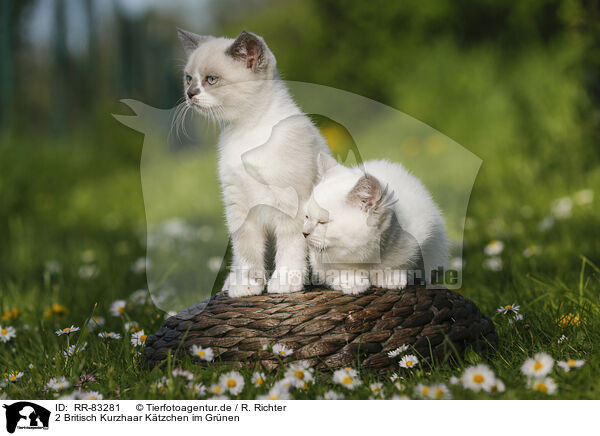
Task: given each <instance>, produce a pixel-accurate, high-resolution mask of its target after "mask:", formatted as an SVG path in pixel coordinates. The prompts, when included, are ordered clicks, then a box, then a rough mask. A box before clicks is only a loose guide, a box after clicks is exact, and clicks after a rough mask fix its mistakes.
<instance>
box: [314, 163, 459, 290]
mask: <svg viewBox="0 0 600 436" xmlns="http://www.w3.org/2000/svg"><path fill="white" fill-rule="evenodd" d="M318 167H319V174H320V176H321V181H320V182H319V183H318V184H317V186H315V188H314V190H313V193H312V195H311V197H310V199H309V201H308V203H307V205H306V208H305V211H306V214H305V215H306V216H305V223H304V228H303V234H304V237H305V238H306V239H307V241H308V245H309V256H310V262H311V266H312V269H313V276H315V275H316V276H318V280H320V281H321V282H323V281H324V282H325V284H326V285H328V286H330V287H331V288H333V289H335V290H341V291H343V292H344V293H348V294H359V293H361V292H363V291H365V290H366V289H368V288H369V287H370V286H371V285H372V286H377V287H383V288H390V289H402V288H404V287H405V286H406V285H407V282H408V281H409V278H410V274H408V276H407V273H406V271H407V270H408V271H415V270H416V271H418V272H417V273H416V274H417V276H416V278H417V279H422V278H423V274H424V275H425V279H426V280H427V283H430V281H431V271H433V270H437V268H438V267H440V266H441V267H445V266H446V262H447V259H448V249H447V245H448V242H447V237H446V232H445V227H444V221H443V218H442V216H441V214H440V211H439V209H438V207H437V205H436V204H435V202H434V201H433V199H432V197H431V195H430V194H429V192H428V191H427V189H426V188H425V187H424V186H423V184H422V183H421V182H420V181H419V180H418V179H417V178H416V177H414V176H412V175H411V174H409V172H408V171H407V170H406V169H405V168H404V167H403V166H401V165H399V164H396V163H392V162H388V161H384V160H375V161H368V162H365V163H364V169H362V168H359V167H354V168H347V167H345V166H342V165H339V164H338V163H337V161H336V160H335V159H333V158H332V157H331V156H327V155H319V158H318ZM421 259H422V264H421ZM422 268H424V271H423V270H422Z"/></svg>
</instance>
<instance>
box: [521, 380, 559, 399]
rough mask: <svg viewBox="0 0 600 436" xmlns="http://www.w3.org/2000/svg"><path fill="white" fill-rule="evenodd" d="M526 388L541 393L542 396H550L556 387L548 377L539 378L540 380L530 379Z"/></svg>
mask: <svg viewBox="0 0 600 436" xmlns="http://www.w3.org/2000/svg"><path fill="white" fill-rule="evenodd" d="M528 386H529V387H530V388H531V389H533V390H535V391H538V392H542V393H544V394H548V395H552V394H554V393H555V392H556V389H557V388H558V386H557V385H556V383H555V382H554V380H552V379H551V378H550V377H546V378H540V379H530V380H529V383H528Z"/></svg>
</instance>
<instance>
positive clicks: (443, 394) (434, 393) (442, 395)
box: [429, 383, 452, 400]
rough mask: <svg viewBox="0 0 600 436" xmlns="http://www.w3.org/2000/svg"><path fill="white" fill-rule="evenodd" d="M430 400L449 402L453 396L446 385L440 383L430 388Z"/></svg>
mask: <svg viewBox="0 0 600 436" xmlns="http://www.w3.org/2000/svg"><path fill="white" fill-rule="evenodd" d="M429 398H432V399H434V400H449V399H451V398H452V394H451V393H450V390H449V389H448V387H447V386H446V385H445V384H443V383H440V384H436V385H433V386H431V387H430V388H429Z"/></svg>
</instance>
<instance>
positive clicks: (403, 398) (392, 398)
mask: <svg viewBox="0 0 600 436" xmlns="http://www.w3.org/2000/svg"><path fill="white" fill-rule="evenodd" d="M390 400H394V401H398V400H410V397H409V396H408V395H406V394H402V395H392V396H391V397H390Z"/></svg>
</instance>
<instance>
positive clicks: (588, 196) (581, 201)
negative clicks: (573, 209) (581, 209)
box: [574, 189, 594, 206]
mask: <svg viewBox="0 0 600 436" xmlns="http://www.w3.org/2000/svg"><path fill="white" fill-rule="evenodd" d="M574 197H575V203H577V204H578V205H579V206H583V205H585V204H590V203H591V202H592V201H594V191H592V190H591V189H582V190H581V191H577V192H576V193H575V196H574Z"/></svg>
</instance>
